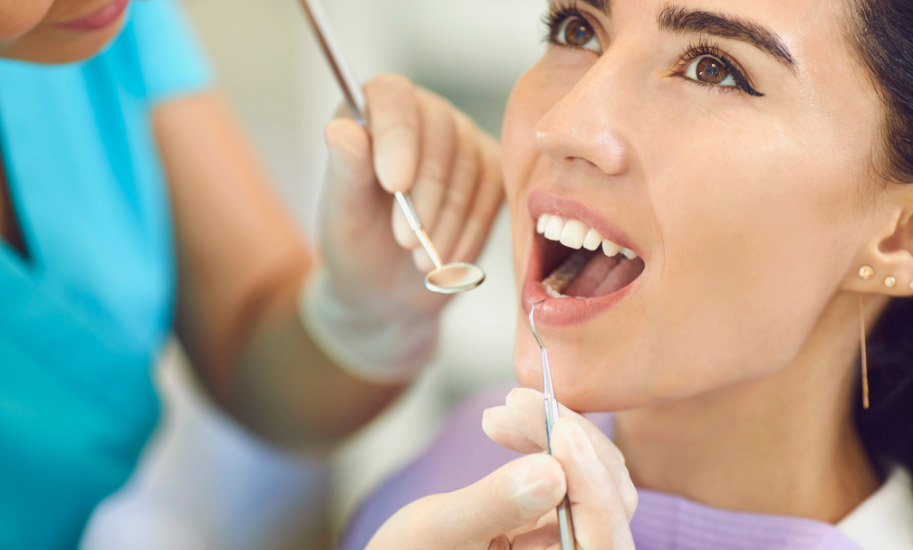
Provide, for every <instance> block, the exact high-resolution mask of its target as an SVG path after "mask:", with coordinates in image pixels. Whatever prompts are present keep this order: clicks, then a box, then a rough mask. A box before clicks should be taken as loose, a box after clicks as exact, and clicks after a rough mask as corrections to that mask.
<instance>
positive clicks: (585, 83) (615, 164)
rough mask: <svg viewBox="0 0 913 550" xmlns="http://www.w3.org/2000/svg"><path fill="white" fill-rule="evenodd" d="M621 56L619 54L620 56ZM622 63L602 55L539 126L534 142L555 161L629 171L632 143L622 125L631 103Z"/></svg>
mask: <svg viewBox="0 0 913 550" xmlns="http://www.w3.org/2000/svg"><path fill="white" fill-rule="evenodd" d="M616 59H617V57H616ZM625 89H627V90H630V89H631V87H625V86H624V85H623V84H622V81H621V78H620V65H619V64H618V63H616V62H615V61H614V60H613V59H612V58H610V57H609V56H608V54H606V55H603V56H602V57H601V58H600V59H599V60H598V61H597V62H596V63H595V64H594V65H593V66H592V67H590V69H589V70H588V71H587V72H586V73H585V74H584V75H583V77H582V78H581V79H580V80H578V81H577V82H576V83H575V84H574V86H573V87H572V88H571V89H570V90H569V91H568V93H567V94H565V96H564V97H562V98H561V100H560V101H558V102H557V103H556V104H555V105H554V106H553V107H552V108H551V109H550V110H549V111H548V112H546V114H545V115H544V116H543V117H542V118H541V119H540V120H539V122H538V123H537V124H536V127H535V132H536V145H537V146H538V148H539V150H540V151H542V152H543V154H544V155H545V156H547V157H549V158H550V159H552V160H553V161H555V162H557V163H565V164H574V163H580V162H585V163H588V164H590V165H592V166H595V167H596V168H598V169H599V170H601V171H602V172H603V173H605V174H607V175H621V174H624V173H625V172H627V171H628V169H629V167H630V160H631V146H630V143H629V141H628V139H627V138H626V136H625V134H624V131H623V126H624V120H625V118H626V117H625V116H624V115H623V114H622V113H623V112H624V111H625V110H628V111H630V110H631V108H632V107H633V103H632V101H631V99H632V98H631V93H630V92H629V91H627V92H626V91H625Z"/></svg>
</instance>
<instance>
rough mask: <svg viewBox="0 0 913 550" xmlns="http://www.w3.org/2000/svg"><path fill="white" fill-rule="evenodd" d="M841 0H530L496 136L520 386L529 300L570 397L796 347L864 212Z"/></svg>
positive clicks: (853, 70) (693, 379)
mask: <svg viewBox="0 0 913 550" xmlns="http://www.w3.org/2000/svg"><path fill="white" fill-rule="evenodd" d="M843 5H844V3H843V2H832V1H827V0H795V1H793V2H782V1H781V0H744V1H743V0H725V1H724V0H679V1H678V2H676V3H668V2H665V1H662V0H614V1H612V2H609V3H605V4H604V3H603V2H602V1H597V0H580V1H577V2H573V1H561V0H553V1H552V2H551V4H550V7H551V16H550V19H551V22H552V24H551V39H552V40H551V41H552V44H551V45H550V46H549V47H548V50H547V52H546V53H545V55H544V56H543V57H542V59H541V60H540V61H539V62H538V64H536V65H535V66H534V67H533V68H532V69H530V71H529V72H528V73H527V74H526V75H524V76H523V78H522V79H521V80H520V81H519V82H518V83H517V85H516V87H515V89H514V92H513V94H512V96H511V99H510V103H509V106H508V111H507V115H506V118H505V122H504V130H503V148H504V170H505V176H506V180H507V194H508V201H509V205H510V209H511V214H512V229H513V239H514V262H515V267H516V273H517V279H518V284H519V288H520V289H521V303H522V309H523V311H522V312H521V315H520V316H519V319H518V338H517V350H516V356H517V357H516V359H517V363H516V364H517V366H516V368H517V374H518V376H519V378H520V381H521V383H523V384H524V385H527V386H534V387H535V386H539V385H540V384H541V370H540V362H539V353H538V348H537V347H536V344H535V341H534V340H533V338H532V335H531V333H530V330H529V326H528V321H527V319H526V314H527V313H528V312H529V308H530V306H531V305H532V304H533V303H534V302H537V301H539V300H542V299H545V300H546V301H545V302H544V303H543V304H542V305H540V306H538V308H537V310H536V324H537V327H538V328H539V329H540V334H541V335H542V337H543V340H544V341H545V343H546V346H547V348H548V350H549V355H550V358H551V362H552V369H553V376H554V380H555V385H556V387H557V388H558V391H559V393H560V396H559V397H560V398H561V399H562V401H564V402H566V403H567V404H569V405H571V406H574V407H576V408H579V409H583V410H594V409H605V410H618V409H622V408H631V407H640V406H646V405H650V404H653V403H658V402H663V401H668V400H673V399H681V398H685V397H689V396H694V395H698V394H701V393H704V392H707V391H710V390H712V389H715V388H720V387H723V386H725V385H728V384H733V383H737V382H740V381H745V380H748V379H752V378H757V377H760V376H763V375H765V374H768V373H771V372H774V371H776V370H778V369H781V368H783V367H784V366H785V365H786V364H788V363H789V362H790V361H791V360H792V359H794V358H795V356H796V355H797V353H798V351H799V350H800V348H801V347H802V346H803V344H804V343H805V341H806V339H807V338H808V336H809V334H810V333H811V331H812V329H813V328H814V326H815V324H816V321H817V319H818V318H819V316H820V315H822V313H823V312H824V311H825V310H826V309H827V306H828V304H829V303H831V300H832V299H834V297H835V295H836V294H837V293H839V291H840V289H841V285H842V284H844V281H845V280H847V273H849V272H850V270H851V269H853V266H854V258H855V257H856V256H857V255H858V252H859V250H860V247H861V246H862V243H863V239H865V238H867V237H865V235H867V234H868V235H871V231H869V230H873V227H874V226H873V223H874V222H873V221H872V219H870V218H872V216H871V215H870V214H867V212H869V211H871V209H872V208H875V206H872V203H873V201H872V199H871V197H872V195H873V191H872V187H871V185H867V182H868V183H871V181H869V180H870V179H871V176H870V174H871V170H870V168H871V158H872V151H873V147H874V145H875V143H876V137H877V136H878V135H879V134H878V132H879V125H880V122H881V120H882V116H881V113H882V107H881V104H880V102H879V100H878V97H877V94H876V93H875V90H874V86H873V85H872V84H871V83H870V82H869V80H868V79H867V77H866V73H865V71H864V69H863V67H862V65H861V63H860V62H859V61H857V58H856V56H855V54H854V53H853V50H852V47H851V44H852V43H851V41H850V39H849V36H850V30H849V25H848V18H847V17H846V14H844V13H843V10H842V6H843ZM543 216H552V217H551V218H549V217H545V218H543ZM555 216H557V217H558V218H557V219H556V218H555ZM567 222H571V223H567ZM540 224H541V225H540ZM591 230H592V231H591ZM540 231H544V232H545V235H542V234H540ZM555 239H560V240H561V241H563V243H564V244H562V243H561V242H555ZM604 240H605V241H608V242H607V243H605V244H604V243H603V241H604ZM581 244H583V248H582V249H581V251H578V250H576V249H577V248H580V247H581ZM597 244H598V246H599V249H597V250H596V251H594V252H589V251H588V250H587V248H586V247H587V246H589V247H593V246H594V245H597ZM619 245H620V246H621V247H622V248H623V249H622V250H621V252H618V253H617V254H616V252H617V251H618V246H619ZM603 246H604V249H605V252H604V251H603ZM625 249H627V250H625ZM625 253H627V254H628V255H629V256H633V253H636V254H637V257H636V258H634V259H628V257H626V256H625ZM559 266H563V267H559ZM857 267H858V266H857ZM549 276H551V281H550V282H549V285H550V286H551V287H552V288H551V290H549V291H546V290H545V288H544V285H543V279H545V278H548V277H549ZM566 296H567V297H566Z"/></svg>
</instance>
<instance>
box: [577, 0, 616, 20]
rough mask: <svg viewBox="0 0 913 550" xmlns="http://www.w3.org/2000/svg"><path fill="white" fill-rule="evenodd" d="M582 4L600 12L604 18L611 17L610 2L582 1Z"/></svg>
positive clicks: (610, 0)
mask: <svg viewBox="0 0 913 550" xmlns="http://www.w3.org/2000/svg"><path fill="white" fill-rule="evenodd" d="M583 3H584V4H589V5H591V6H593V7H594V8H596V9H597V10H599V11H601V12H602V13H604V14H605V15H606V17H608V16H610V15H612V0H583Z"/></svg>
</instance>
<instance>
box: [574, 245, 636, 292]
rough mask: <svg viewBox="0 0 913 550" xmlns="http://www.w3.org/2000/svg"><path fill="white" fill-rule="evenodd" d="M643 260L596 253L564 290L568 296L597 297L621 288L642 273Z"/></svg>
mask: <svg viewBox="0 0 913 550" xmlns="http://www.w3.org/2000/svg"><path fill="white" fill-rule="evenodd" d="M642 266H643V262H641V261H640V260H639V259H635V260H629V259H627V258H625V257H624V256H621V255H618V256H615V257H614V258H609V257H608V256H606V255H605V254H595V255H593V257H592V258H591V259H590V261H589V262H587V264H586V265H585V266H584V268H583V270H582V271H581V272H580V274H579V275H577V277H576V278H575V279H574V280H573V281H572V282H571V284H570V285H568V287H567V288H566V289H565V290H564V294H565V295H567V296H574V297H578V298H597V297H599V296H606V295H609V294H611V293H613V292H615V291H617V290H621V289H622V288H624V287H625V286H626V285H628V283H630V282H631V281H633V280H634V279H635V278H637V276H638V275H639V274H640V272H641V270H642Z"/></svg>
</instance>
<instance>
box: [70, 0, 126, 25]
mask: <svg viewBox="0 0 913 550" xmlns="http://www.w3.org/2000/svg"><path fill="white" fill-rule="evenodd" d="M129 2H130V0H113V1H111V2H109V3H108V4H106V5H104V6H102V7H100V8H99V9H97V10H95V11H94V12H92V13H90V14H89V15H86V16H83V17H80V18H78V19H73V20H70V21H64V22H62V23H57V24H56V26H57V27H60V28H62V29H68V30H71V31H97V30H101V29H104V28H106V27H108V26H110V25H111V24H113V23H114V22H116V21H117V20H118V19H120V17H121V15H123V13H124V11H125V10H126V9H127V4H129Z"/></svg>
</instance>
